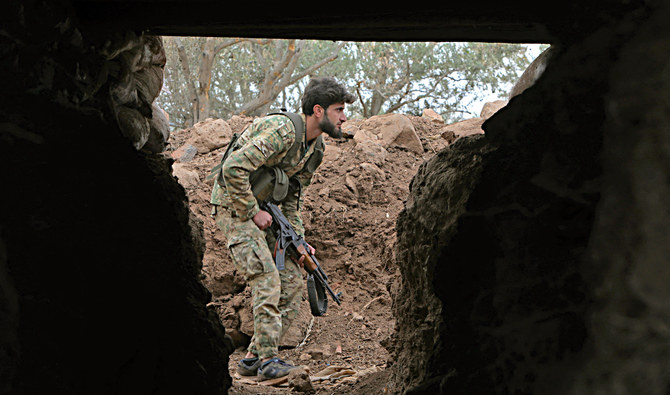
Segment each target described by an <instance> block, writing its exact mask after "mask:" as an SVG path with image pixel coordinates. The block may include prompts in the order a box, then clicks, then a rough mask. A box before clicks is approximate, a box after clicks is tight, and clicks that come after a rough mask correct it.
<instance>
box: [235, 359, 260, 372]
mask: <svg viewBox="0 0 670 395" xmlns="http://www.w3.org/2000/svg"><path fill="white" fill-rule="evenodd" d="M260 366H261V360H260V359H259V358H258V357H255V358H243V359H241V360H240V362H238V363H237V373H239V374H240V376H255V375H256V374H257V373H258V368H259V367H260Z"/></svg>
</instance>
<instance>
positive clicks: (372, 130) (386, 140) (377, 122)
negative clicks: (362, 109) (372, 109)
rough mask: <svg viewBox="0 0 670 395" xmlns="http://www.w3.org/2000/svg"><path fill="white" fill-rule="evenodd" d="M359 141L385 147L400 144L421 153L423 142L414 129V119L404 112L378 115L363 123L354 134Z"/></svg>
mask: <svg viewBox="0 0 670 395" xmlns="http://www.w3.org/2000/svg"><path fill="white" fill-rule="evenodd" d="M354 141H356V143H357V146H358V144H359V143H364V142H373V143H376V144H379V145H381V146H382V147H384V148H388V147H390V146H400V147H404V148H407V149H408V150H410V151H412V152H414V153H416V154H418V155H421V154H423V144H421V140H420V139H419V136H418V135H417V134H416V131H415V130H414V125H413V124H412V121H411V120H410V119H409V118H408V117H407V116H405V115H402V114H384V115H376V116H374V117H371V118H370V119H368V120H366V121H365V122H363V123H362V124H361V127H360V130H359V131H358V132H357V133H356V135H355V136H354Z"/></svg>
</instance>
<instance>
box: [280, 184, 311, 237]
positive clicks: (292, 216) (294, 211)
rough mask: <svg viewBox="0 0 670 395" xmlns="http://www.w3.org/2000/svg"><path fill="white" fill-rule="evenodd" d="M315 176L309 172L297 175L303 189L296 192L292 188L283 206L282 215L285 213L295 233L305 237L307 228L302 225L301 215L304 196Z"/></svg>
mask: <svg viewBox="0 0 670 395" xmlns="http://www.w3.org/2000/svg"><path fill="white" fill-rule="evenodd" d="M313 175H314V173H310V172H307V171H301V172H299V173H298V174H296V175H295V177H297V179H298V181H300V184H301V185H302V188H301V189H300V190H297V189H295V190H294V189H293V188H292V189H291V190H290V191H289V195H288V196H287V197H286V199H284V201H283V202H282V204H281V210H282V213H284V216H285V217H286V219H287V220H288V222H290V223H291V225H293V229H295V231H296V232H297V233H298V234H299V235H300V236H303V237H304V236H305V226H304V225H303V223H302V214H301V210H302V202H303V194H304V193H305V188H307V186H308V185H309V184H310V183H311V182H312V176H313Z"/></svg>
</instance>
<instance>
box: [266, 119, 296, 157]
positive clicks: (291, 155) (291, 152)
mask: <svg viewBox="0 0 670 395" xmlns="http://www.w3.org/2000/svg"><path fill="white" fill-rule="evenodd" d="M273 114H281V115H285V116H287V117H288V118H289V119H290V120H291V122H293V126H294V127H295V142H294V143H293V145H292V146H291V148H289V151H288V153H287V154H286V156H287V157H289V158H292V157H293V156H294V155H295V153H296V151H298V150H299V149H300V147H301V146H302V144H303V141H304V140H305V122H304V121H303V120H302V117H301V116H300V114H296V113H294V112H288V111H279V112H273V113H270V114H268V115H273Z"/></svg>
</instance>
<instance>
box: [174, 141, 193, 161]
mask: <svg viewBox="0 0 670 395" xmlns="http://www.w3.org/2000/svg"><path fill="white" fill-rule="evenodd" d="M197 153H198V149H197V148H195V147H194V146H192V145H191V144H184V145H182V146H181V147H179V148H177V149H176V150H174V151H173V152H172V154H171V156H172V158H173V159H174V160H176V161H177V162H190V161H192V160H193V158H195V155H196V154H197Z"/></svg>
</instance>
